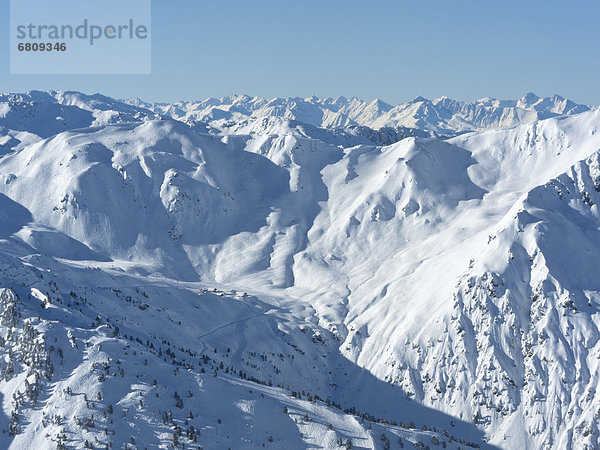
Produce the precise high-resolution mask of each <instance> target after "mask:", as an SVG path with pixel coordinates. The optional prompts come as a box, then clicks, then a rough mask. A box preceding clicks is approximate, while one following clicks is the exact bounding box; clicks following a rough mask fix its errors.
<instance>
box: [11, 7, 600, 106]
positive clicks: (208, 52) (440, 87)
mask: <svg viewBox="0 0 600 450" xmlns="http://www.w3.org/2000/svg"><path fill="white" fill-rule="evenodd" d="M8 3H9V2H8V1H7V0H5V1H3V6H4V9H5V10H4V11H0V29H2V30H4V32H3V33H2V35H3V37H4V43H3V44H2V45H0V52H1V56H2V67H1V68H0V69H1V70H0V86H1V88H0V91H3V92H23V91H27V90H32V89H41V90H48V89H72V90H79V91H82V92H86V93H95V92H100V93H103V94H106V95H110V96H113V97H133V96H137V97H141V98H143V99H146V100H150V101H175V100H180V99H203V98H206V97H211V96H213V97H220V96H223V95H227V94H231V93H246V94H249V95H260V96H266V97H272V96H310V95H313V94H314V95H317V96H325V97H328V96H338V95H344V96H348V97H350V96H357V97H360V98H364V99H366V100H370V99H373V98H375V97H379V98H382V99H384V100H386V101H388V102H391V103H399V102H402V101H406V100H408V99H410V98H413V97H416V96H417V95H422V96H424V97H429V98H433V97H436V96H440V95H447V96H449V97H453V98H457V99H464V100H473V99H476V98H480V97H484V96H492V97H498V98H516V97H520V96H521V95H523V94H524V93H525V92H528V91H533V92H535V93H537V94H538V95H550V94H553V93H558V94H561V95H563V96H565V97H569V98H572V99H573V100H575V101H578V102H581V103H588V104H600V83H599V81H598V80H599V79H600V50H599V48H600V26H599V25H598V20H599V18H600V1H598V0H594V1H573V2H567V1H564V0H563V1H555V0H543V1H542V0H520V1H512V0H510V1H509V0H495V1H492V0H489V1H488V0H478V1H474V0H473V1H471V0H456V1H449V0H440V1H433V0H429V1H428V0H421V1H400V0H371V1H367V0H363V1H356V0H344V1H339V0H319V1H315V0H303V1H292V0H171V1H168V0H153V2H152V8H153V11H152V12H153V23H152V45H153V49H152V58H153V59H152V74H151V75H139V76H137V75H128V76H108V75H103V76H89V75H88V76H62V75H61V76H17V75H9V61H8V45H9V43H8V40H9V38H8V27H9V23H8V22H9V17H8V16H9V14H8V8H9V6H8Z"/></svg>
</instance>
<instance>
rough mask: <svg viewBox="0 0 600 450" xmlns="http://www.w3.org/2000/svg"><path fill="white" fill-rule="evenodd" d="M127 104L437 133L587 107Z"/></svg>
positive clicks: (561, 103) (314, 101)
mask: <svg viewBox="0 0 600 450" xmlns="http://www.w3.org/2000/svg"><path fill="white" fill-rule="evenodd" d="M126 103H128V104H130V105H135V106H139V107H143V108H146V109H150V110H153V111H155V112H157V113H160V114H162V115H167V116H169V117H172V118H174V119H177V120H183V121H202V122H219V121H230V120H233V121H236V122H239V121H240V120H243V119H262V118H265V117H280V118H285V119H292V120H296V121H299V122H303V123H306V124H309V125H312V126H316V127H321V128H340V127H341V128H344V127H350V126H355V127H356V126H363V127H368V128H371V129H381V128H391V129H395V128H404V129H417V130H426V131H430V132H434V133H437V134H440V135H453V134H456V133H461V132H465V131H474V130H482V129H490V128H502V127H514V126H516V125H519V124H521V123H531V122H534V121H536V120H541V119H548V118H550V117H556V116H559V115H572V114H578V113H581V112H584V111H587V110H588V109H589V108H588V107H587V106H585V105H578V104H576V103H574V102H572V101H571V100H568V99H564V98H562V97H560V96H558V95H554V96H552V97H547V98H539V97H538V96H536V95H535V94H532V93H528V94H526V95H525V96H524V97H522V98H521V99H519V100H516V101H513V100H496V99H492V98H483V99H480V100H477V101H476V102H473V103H467V102H460V101H456V100H451V99H449V98H447V97H440V98H437V99H435V100H432V101H431V100H427V99H425V98H423V97H416V98H415V99H413V100H411V101H410V102H408V103H403V104H400V105H397V106H392V105H390V104H388V103H386V102H384V101H382V100H379V99H375V100H373V101H372V102H366V101H363V100H360V99H357V98H351V99H347V98H345V97H338V98H326V99H321V98H317V97H310V98H273V99H264V98H260V97H249V96H247V95H233V96H228V97H224V98H220V99H215V98H210V99H208V100H204V101H198V102H190V101H183V102H177V103H174V104H163V103H156V104H151V103H146V102H143V101H141V100H139V99H130V100H127V101H126Z"/></svg>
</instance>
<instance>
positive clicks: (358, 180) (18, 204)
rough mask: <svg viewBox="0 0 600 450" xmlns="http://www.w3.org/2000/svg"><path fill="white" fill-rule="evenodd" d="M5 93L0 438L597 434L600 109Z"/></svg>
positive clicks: (535, 442)
mask: <svg viewBox="0 0 600 450" xmlns="http://www.w3.org/2000/svg"><path fill="white" fill-rule="evenodd" d="M2 98H3V99H4V100H3V102H0V104H3V105H4V104H6V105H9V106H7V107H5V108H4V109H5V110H6V109H7V108H8V112H6V111H5V114H4V117H3V118H0V126H1V127H4V128H3V129H2V131H1V132H0V139H2V142H5V144H4V145H5V147H4V151H0V288H6V289H7V290H2V289H0V307H1V310H0V337H2V339H0V344H2V346H1V348H0V352H2V353H1V354H2V355H3V359H2V358H0V374H2V376H3V378H2V380H0V392H1V393H2V394H3V395H4V399H5V400H4V402H3V406H2V408H3V411H4V415H2V414H0V429H5V430H6V433H5V434H3V435H1V438H2V439H3V441H2V442H3V446H8V445H9V444H10V443H12V445H13V446H14V447H15V448H26V447H27V446H29V445H31V442H35V446H36V448H55V447H56V446H57V444H58V445H62V444H64V445H66V446H67V447H68V446H75V447H81V446H83V445H84V444H85V442H86V441H87V443H88V446H89V445H94V446H103V445H105V444H107V443H109V442H110V443H111V444H112V445H113V446H116V445H118V446H120V447H122V446H123V445H128V446H129V447H134V446H137V447H141V448H143V447H144V446H149V447H159V446H163V447H166V446H168V445H174V444H177V445H181V444H185V445H186V446H189V445H203V446H204V447H205V448H214V447H232V448H256V447H257V446H259V447H262V444H265V446H266V447H267V446H272V447H273V448H307V447H310V446H321V447H324V448H336V447H337V446H338V444H339V443H340V440H341V443H342V445H347V441H348V440H350V441H351V443H352V445H353V446H354V447H363V448H389V447H391V448H400V447H401V445H402V446H404V447H405V448H411V447H415V448H423V447H425V446H430V447H431V448H436V447H438V446H439V448H442V447H443V446H444V445H445V446H446V447H448V448H456V447H458V446H461V447H463V448H464V447H465V446H469V445H476V446H480V447H489V448H494V447H500V448H561V449H562V448H573V449H575V448H577V449H579V448H597V447H598V445H599V442H598V436H600V433H599V431H598V427H597V420H596V419H597V415H598V409H599V408H600V400H598V398H597V393H596V385H597V380H598V377H599V376H600V370H599V369H600V367H599V366H598V363H597V360H598V355H599V354H600V353H599V352H600V350H599V348H598V342H599V337H600V333H599V332H598V330H599V329H600V323H598V317H599V315H598V313H599V309H600V306H599V305H600V303H599V299H600V286H599V285H598V282H597V276H596V275H597V272H598V269H599V268H598V262H597V258H596V255H597V254H598V251H600V248H597V246H598V245H597V242H599V241H598V239H597V237H598V236H597V230H598V229H599V228H600V215H599V212H598V209H597V205H598V204H599V203H600V194H599V192H600V159H599V158H600V156H599V155H600V153H599V152H600V134H598V129H599V128H600V111H598V110H591V111H584V112H581V113H579V114H575V112H576V108H575V109H573V108H571V107H567V106H568V102H566V101H563V100H558V99H555V100H556V101H553V102H551V103H552V104H554V105H555V106H556V105H558V103H560V102H563V103H562V104H563V106H560V105H559V106H556V107H557V108H559V109H555V110H554V112H550V113H548V114H551V115H555V114H556V117H551V118H549V119H545V120H536V121H534V122H532V123H523V124H521V125H517V126H515V127H512V128H507V129H499V130H497V129H491V130H485V131H476V132H471V133H464V134H460V135H458V136H456V137H453V138H451V139H444V140H440V139H437V138H435V137H432V135H431V134H430V131H426V130H421V131H423V132H424V133H425V134H424V135H423V136H421V135H417V136H407V137H404V138H403V139H402V138H401V136H398V138H399V139H391V140H390V142H389V145H375V144H374V142H375V141H373V140H372V139H371V138H366V139H365V140H362V139H363V138H365V136H367V134H368V131H367V128H368V127H365V128H362V131H360V132H357V130H358V129H359V128H357V127H356V126H352V127H346V128H341V129H339V128H323V127H322V126H321V125H322V124H321V125H319V126H316V125H311V124H309V123H308V122H306V121H302V120H299V119H296V118H282V117H277V116H268V117H249V116H248V117H246V116H244V117H241V116H240V118H239V120H238V119H235V120H233V119H230V118H221V119H217V120H212V121H209V122H198V121H196V120H187V122H186V121H184V119H183V118H180V119H182V120H174V119H172V118H170V117H167V116H168V114H165V113H163V112H161V113H160V114H161V115H160V116H157V114H158V113H157V112H153V111H151V110H150V109H151V108H150V105H142V104H137V105H129V106H128V105H123V104H122V103H120V102H117V101H113V100H111V99H108V98H106V97H102V96H93V97H86V96H84V95H83V94H77V93H61V92H53V93H29V94H27V95H21V96H19V95H16V96H11V95H7V96H4V97H2ZM232 99H233V98H232ZM306 100H307V101H310V102H313V103H317V102H319V101H320V100H318V99H314V98H313V99H306ZM228 101H229V100H228ZM231 101H232V102H233V101H235V100H231ZM30 102H33V103H31V104H30ZM247 102H249V103H252V101H251V99H248V100H247ZM330 102H331V105H335V106H331V107H332V108H334V107H336V108H338V109H343V107H344V102H343V101H342V100H339V99H338V100H335V101H334V100H330ZM425 102H426V101H425V100H424V99H415V101H414V102H413V103H414V104H417V103H421V104H424V103H425ZM436 102H437V103H443V102H446V103H451V102H452V101H450V100H447V99H438V100H436V101H434V102H430V103H431V104H434V103H436ZM255 103H257V104H258V103H260V102H258V100H256V101H255ZM481 104H482V105H488V107H489V108H504V109H506V108H517V107H518V108H521V109H522V110H525V109H527V108H530V107H532V105H533V106H535V105H537V106H536V107H538V108H539V111H538V113H541V112H540V111H542V110H544V111H545V108H546V107H547V104H546V103H545V101H542V100H540V99H536V98H535V97H532V96H526V97H525V98H524V99H521V100H519V101H518V102H514V104H513V103H512V102H511V103H510V104H508V105H507V104H505V103H502V102H498V101H495V100H489V99H485V100H482V101H481ZM121 105H123V106H121ZM511 105H512V106H511ZM519 105H520V106H519ZM543 105H546V106H543ZM376 106H377V108H376V109H377V110H384V109H386V108H387V106H386V105H385V104H378V105H376ZM445 107H446V108H451V107H452V106H448V105H446V106H445ZM257 108H258V109H257V110H259V109H260V108H262V106H261V107H259V106H257ZM453 108H455V109H457V110H458V109H460V108H463V109H464V111H467V110H469V111H471V109H469V108H471V107H467V106H465V105H464V104H463V106H460V107H459V106H454V107H453ZM553 108H554V107H553ZM565 108H566V109H565ZM570 108H571V109H570ZM550 109H552V108H550ZM0 111H2V109H0ZM102 111H115V112H116V115H114V114H113V113H109V115H110V117H113V118H116V119H115V120H112V119H111V120H107V121H105V122H102V120H103V119H102V118H103V117H105V116H103V115H102V114H101V112H102ZM389 111H391V109H389V110H388V112H389ZM472 111H474V110H472ZM58 113H60V114H63V115H67V114H72V116H69V117H70V119H69V120H65V121H64V127H63V128H61V127H57V128H51V127H49V125H48V124H50V123H51V125H52V127H55V124H54V122H49V121H48V119H49V118H51V117H52V115H53V114H58ZM11 114H12V115H11ZM428 114H429V113H428ZM461 114H464V115H467V112H463V113H461ZM473 115H474V116H476V115H477V114H476V113H475V112H473ZM490 117H492V116H488V119H486V120H489V121H493V120H496V119H493V118H490ZM524 117H525V116H523V115H521V116H518V117H517V118H518V120H519V121H523V122H527V121H528V119H527V120H525V119H524ZM473 120H475V119H473ZM478 120H479V119H478ZM481 120H483V119H481ZM511 120H512V119H511ZM28 124H30V126H28ZM61 126H62V125H61ZM368 130H371V132H374V130H373V129H371V128H368ZM32 329H33V330H34V331H32ZM26 348H27V349H29V348H31V349H32V354H35V355H36V356H35V358H34V360H33V361H30V360H28V359H26V358H24V357H23V355H24V354H25V352H24V350H23V349H26ZM59 350H60V351H59ZM50 368H52V370H50ZM175 391H176V392H177V394H176V395H175ZM13 394H14V396H13ZM109 406H110V408H109ZM109 410H110V411H112V412H109ZM190 413H191V414H190ZM57 416H58V418H57ZM411 422H413V424H411ZM105 428H106V430H107V431H105ZM113 432H114V434H113ZM13 435H14V436H13Z"/></svg>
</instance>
